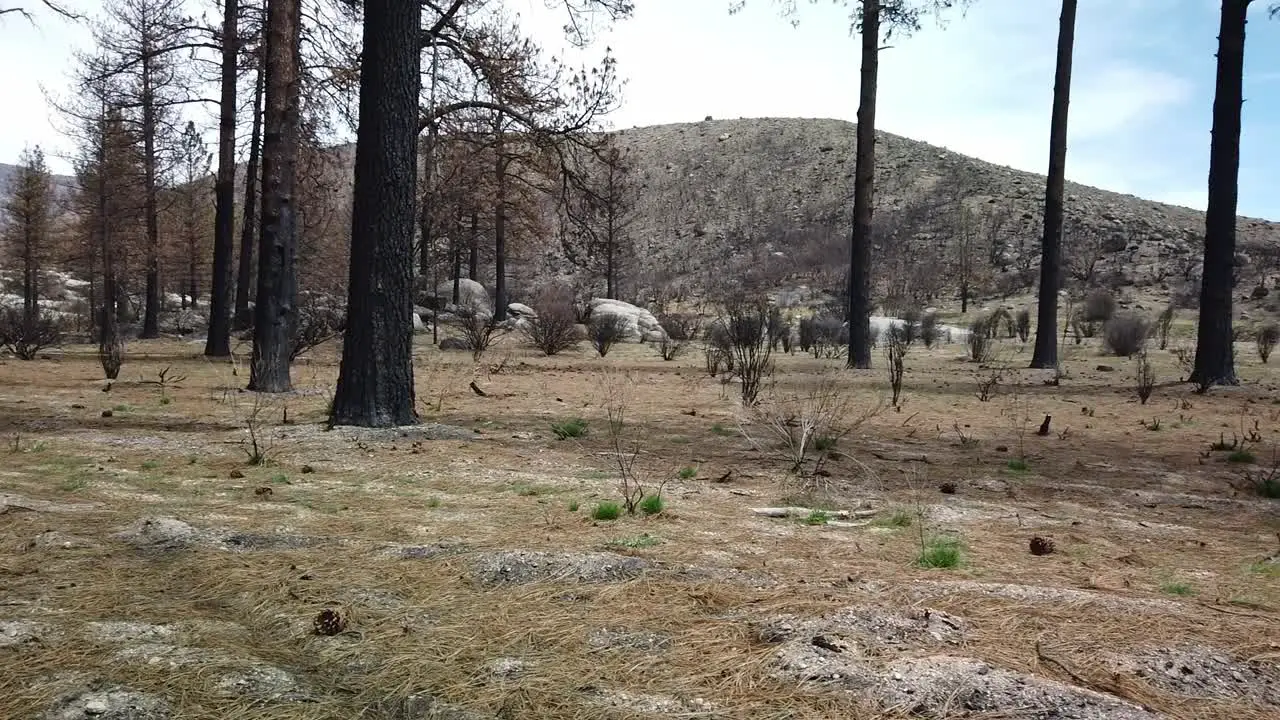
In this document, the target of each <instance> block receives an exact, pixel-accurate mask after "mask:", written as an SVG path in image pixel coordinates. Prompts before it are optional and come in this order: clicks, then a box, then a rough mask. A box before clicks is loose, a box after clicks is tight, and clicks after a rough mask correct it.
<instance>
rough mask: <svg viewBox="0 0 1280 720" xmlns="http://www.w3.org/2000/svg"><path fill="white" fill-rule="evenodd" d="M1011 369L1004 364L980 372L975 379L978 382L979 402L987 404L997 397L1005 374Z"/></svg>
mask: <svg viewBox="0 0 1280 720" xmlns="http://www.w3.org/2000/svg"><path fill="white" fill-rule="evenodd" d="M1008 370H1009V368H1007V367H1005V366H1004V365H1003V364H996V365H991V366H988V367H986V368H984V369H983V370H982V371H979V372H978V373H977V374H976V375H975V376H974V377H975V378H976V379H977V382H978V393H977V394H978V401H979V402H987V401H989V400H991V398H993V397H995V395H996V390H997V389H998V388H999V387H1000V383H1001V382H1003V381H1004V376H1005V373H1006V372H1008Z"/></svg>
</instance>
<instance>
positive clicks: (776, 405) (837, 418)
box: [741, 371, 884, 490]
mask: <svg viewBox="0 0 1280 720" xmlns="http://www.w3.org/2000/svg"><path fill="white" fill-rule="evenodd" d="M839 380H840V375H839V374H838V373H837V372H834V371H833V372H828V373H825V374H823V376H822V377H821V378H820V379H819V380H818V381H817V382H815V383H812V384H810V385H808V386H807V387H805V388H804V389H802V390H799V391H797V392H791V393H786V394H779V393H770V394H769V395H768V396H766V397H764V398H762V399H761V401H760V403H759V404H757V405H756V406H755V407H752V408H750V409H749V410H747V411H746V412H747V415H746V418H747V420H749V422H743V423H741V425H742V432H743V435H745V436H746V437H747V439H748V440H749V441H750V442H751V444H752V445H754V446H755V447H756V448H758V449H760V450H761V451H774V452H777V453H778V454H779V455H780V456H781V457H782V459H784V460H785V461H786V462H788V463H789V464H790V472H792V473H796V474H798V475H801V476H802V477H804V478H807V482H810V483H813V482H817V480H816V478H819V477H821V476H822V473H821V472H820V471H821V470H822V465H823V463H824V462H825V461H826V459H827V457H828V455H829V452H828V451H829V449H830V448H832V447H834V446H835V445H836V444H837V443H838V442H839V440H840V439H841V438H843V437H844V436H846V435H848V434H849V433H850V432H851V431H853V430H854V429H856V428H857V427H858V426H859V425H861V424H862V423H863V422H865V421H867V420H868V419H870V418H872V417H874V416H875V415H877V414H879V413H880V412H881V411H882V410H883V409H884V403H883V401H879V402H877V403H876V404H875V405H872V406H868V407H863V408H861V409H859V408H857V407H856V406H855V403H854V402H853V398H852V397H851V396H850V395H849V394H848V393H847V392H846V391H845V390H844V389H843V388H842V387H841V385H840V382H839ZM754 428H759V429H760V430H759V431H754ZM762 436H765V437H768V438H769V439H771V440H773V441H776V445H775V444H773V443H765V442H764V437H762ZM815 451H818V452H820V455H819V456H818V457H817V458H812V455H813V453H814V452H815ZM810 459H814V460H815V461H814V463H813V465H812V467H807V465H808V464H809V461H810ZM803 489H804V490H814V489H816V488H813V487H806V488H803Z"/></svg>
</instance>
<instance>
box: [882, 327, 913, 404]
mask: <svg viewBox="0 0 1280 720" xmlns="http://www.w3.org/2000/svg"><path fill="white" fill-rule="evenodd" d="M909 347H911V342H910V341H909V340H908V339H907V331H906V328H899V327H890V328H889V330H888V331H887V332H886V333H885V343H884V357H885V361H886V362H885V366H886V367H888V369H889V387H890V388H891V389H892V390H893V408H894V409H895V410H901V409H902V405H901V404H899V400H901V398H902V378H903V376H904V375H905V374H906V357H907V349H908V348H909Z"/></svg>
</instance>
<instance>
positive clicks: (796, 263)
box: [0, 118, 1280, 303]
mask: <svg viewBox="0 0 1280 720" xmlns="http://www.w3.org/2000/svg"><path fill="white" fill-rule="evenodd" d="M854 131H855V126H854V125H853V124H851V123H848V122H844V121H840V120H821V119H780V118H763V119H742V120H707V121H704V122H698V123H684V124H675V125H660V126H652V127H644V128H634V129H628V130H622V131H619V132H618V133H617V140H618V143H619V145H620V146H621V148H623V149H624V150H625V151H626V154H627V156H628V157H629V158H630V162H631V163H632V165H633V167H634V171H633V175H634V177H635V178H636V179H637V182H638V186H639V187H638V195H637V200H636V208H635V213H634V218H633V220H632V222H631V224H630V227H629V232H630V234H631V235H632V236H633V237H634V239H635V241H636V245H637V248H636V252H635V257H634V259H633V260H631V261H630V263H629V266H628V267H627V269H626V271H625V273H624V275H625V278H624V283H623V292H621V293H619V294H621V295H623V296H624V297H628V296H629V297H638V298H640V299H644V298H645V297H646V296H648V295H651V293H652V292H653V290H654V288H660V287H670V286H681V285H683V286H684V287H686V288H687V289H689V290H691V291H692V292H693V293H694V294H698V293H699V292H700V291H701V290H703V289H705V288H706V287H707V286H708V285H710V284H712V283H715V282H723V281H725V280H726V279H732V280H733V281H734V282H737V281H739V279H740V278H741V277H742V276H743V275H744V274H750V273H757V274H760V275H761V277H762V279H763V282H766V283H770V284H773V285H774V286H776V285H777V284H779V283H781V284H788V285H802V284H808V285H810V286H813V287H814V288H815V289H830V288H838V287H840V286H841V285H842V283H843V278H842V276H843V269H842V268H843V267H844V261H843V260H842V259H841V258H840V255H841V253H842V252H844V248H845V247H846V246H847V236H848V226H849V216H850V209H851V202H850V196H851V192H852V175H853V169H854V160H853V154H854V153H853V141H854ZM353 156H354V148H353V147H352V146H349V145H348V146H342V147H335V148H332V149H330V150H329V151H328V153H327V154H326V157H325V158H324V161H323V166H324V167H323V168H322V169H321V170H320V172H321V175H323V176H327V177H328V178H329V180H331V181H332V182H330V183H326V184H331V185H333V190H332V193H331V195H332V197H333V204H334V205H335V213H334V214H335V217H336V216H338V215H341V216H343V218H345V217H346V213H347V212H349V209H347V207H348V206H346V204H345V203H346V200H347V199H348V197H347V196H348V195H349V184H350V177H351V173H350V168H351V164H352V162H353ZM13 170H14V168H13V166H11V165H0V196H2V195H3V193H4V192H5V190H6V188H7V185H8V183H7V182H6V181H5V178H6V177H7V176H8V175H9V174H10V173H12V171H13ZM876 179H877V191H876V193H877V194H876V203H877V218H878V220H877V223H878V227H879V228H880V229H879V230H878V231H877V232H878V233H879V235H878V237H877V250H876V252H875V253H874V257H875V262H876V267H875V268H874V270H873V277H874V278H875V279H876V282H877V283H878V284H881V285H883V284H885V283H886V280H885V278H886V277H887V276H888V275H890V274H893V273H895V272H896V273H898V274H901V273H902V272H903V271H902V270H901V267H903V266H906V267H909V268H912V271H913V272H915V273H916V276H915V277H912V278H908V279H907V280H906V281H905V283H903V284H906V285H908V286H919V284H920V283H921V282H926V281H928V282H934V283H936V284H937V285H938V288H937V293H936V300H937V301H939V302H944V303H945V302H948V301H949V300H948V298H952V297H954V296H955V290H954V288H953V287H951V284H952V280H953V278H954V275H955V272H954V270H955V268H954V263H955V259H954V257H953V256H952V255H953V252H952V251H953V249H954V247H953V246H954V243H955V242H956V241H955V238H954V233H953V232H952V230H951V229H950V228H948V227H947V226H946V223H935V224H934V225H932V226H930V227H929V231H930V232H928V233H921V232H919V230H920V226H919V222H920V218H919V215H920V210H919V203H920V202H921V201H920V198H921V197H924V196H927V195H929V194H930V193H934V194H936V193H938V192H943V191H946V192H951V193H952V194H953V195H954V196H956V197H962V198H963V201H964V203H965V204H966V205H967V206H969V207H970V208H973V209H975V211H976V212H978V213H979V215H983V216H984V217H985V216H986V215H995V214H1000V215H1001V216H1002V217H1005V218H1006V221H1005V222H1004V223H1003V225H1002V226H1001V229H1000V231H999V233H1000V235H1001V237H1000V240H999V244H1000V249H999V251H998V252H997V251H991V252H985V251H983V250H980V252H984V253H985V254H984V255H983V258H984V260H983V263H985V264H984V267H983V268H982V269H981V272H982V274H983V277H982V278H981V281H980V282H979V283H978V285H977V289H978V292H977V295H978V296H979V297H982V296H988V297H991V296H1001V295H1009V294H1017V293H1019V292H1021V291H1024V290H1028V289H1030V288H1031V287H1032V286H1033V285H1034V282H1035V279H1036V267H1037V263H1038V260H1039V255H1038V243H1039V233H1040V226H1041V213H1042V207H1041V206H1042V202H1043V192H1044V189H1043V188H1044V183H1045V179H1044V177H1043V176H1041V175H1036V174H1033V173H1027V172H1022V171H1019V170H1014V169H1011V168H1007V167H1002V166H998V165H994V164H991V163H988V162H984V161H982V160H978V159H975V158H971V157H968V156H965V155H961V154H958V153H955V152H951V151H948V150H946V149H944V148H940V147H936V146H933V145H929V144H927V143H923V142H919V141H915V140H911V139H908V138H904V137H900V136H897V135H893V134H890V133H883V132H882V133H880V134H879V135H878V147H877V168H876ZM71 182H72V180H71V178H59V185H60V186H64V187H66V186H69V185H70V184H71ZM913 203H916V204H915V205H913ZM934 211H936V208H935V210H934ZM912 212H915V213H916V214H915V216H913V217H914V218H915V220H914V222H916V223H917V224H916V225H910V224H909V223H907V222H906V221H905V220H902V219H901V218H905V217H906V216H908V215H909V214H910V213H912ZM931 212H933V211H931ZM926 214H927V213H926ZM895 222H897V224H896V225H895V224H894V223H895ZM345 223H346V221H345V219H340V220H339V221H337V222H336V225H335V227H338V228H339V230H341V228H342V227H344V226H345ZM904 223H905V224H904ZM547 227H555V223H548V224H547ZM903 227H907V228H908V229H907V231H902V228H903ZM1238 227H1239V251H1240V252H1239V254H1238V258H1237V260H1238V264H1239V267H1240V277H1241V287H1240V291H1241V292H1242V293H1245V294H1248V293H1250V292H1258V293H1260V292H1261V291H1258V290H1256V289H1255V288H1257V287H1258V286H1271V285H1273V284H1274V283H1275V278H1273V277H1272V274H1273V273H1277V272H1280V223H1277V222H1268V221H1264V220H1260V219H1253V218H1240V219H1239V225H1238ZM1203 228H1204V214H1203V213H1201V212H1198V211H1195V210H1191V209H1188V208H1182V207H1176V206H1172V205H1166V204H1163V203H1157V202H1151V201H1148V200H1143V199H1141V198H1137V197H1134V196H1132V195H1122V194H1118V193H1113V192H1108V191H1104V190H1099V189H1097V188H1092V187H1087V186H1083V185H1078V184H1075V183H1068V187H1067V230H1066V237H1065V240H1064V245H1065V255H1066V256H1067V265H1068V274H1069V276H1071V275H1072V274H1073V273H1083V272H1084V271H1087V272H1088V273H1089V275H1090V279H1089V280H1088V281H1087V282H1086V281H1079V282H1077V283H1076V285H1077V286H1079V285H1082V284H1106V285H1109V286H1111V287H1114V288H1123V287H1129V288H1134V289H1137V290H1153V291H1156V292H1158V293H1163V292H1167V293H1176V292H1178V291H1179V290H1180V289H1183V288H1185V287H1187V286H1189V285H1190V284H1191V283H1193V282H1194V280H1195V279H1196V276H1197V275H1198V273H1199V254H1200V246H1201V238H1202V236H1203ZM993 236H994V235H993ZM920 237H925V238H926V239H925V240H924V241H923V244H919V243H920V241H919V238H920ZM534 240H535V242H529V238H524V239H520V238H516V240H515V242H510V240H509V242H510V252H511V255H512V257H511V258H510V261H509V263H508V274H509V278H510V287H511V290H512V298H513V299H521V297H522V296H523V291H524V290H527V289H529V288H530V287H531V286H532V285H534V284H536V283H537V282H540V281H541V280H542V279H543V278H545V277H547V276H549V275H557V274H563V273H564V271H565V268H566V266H567V264H566V263H565V261H564V259H563V257H562V256H561V255H560V253H559V251H558V245H557V243H556V241H555V240H554V239H551V238H546V239H544V240H545V242H536V240H540V239H538V238H535V239H534ZM482 242H483V243H484V245H485V248H484V250H482V267H483V268H485V269H482V271H481V277H480V279H481V280H482V281H483V282H484V284H485V285H486V286H489V287H492V278H491V277H489V274H490V273H491V271H487V270H486V269H487V268H489V267H491V263H489V262H488V261H486V260H484V259H483V255H484V254H487V252H488V248H489V247H490V246H491V243H489V242H487V241H482ZM982 242H986V243H987V244H988V245H991V244H993V243H992V242H991V241H990V238H985V237H984V238H983V239H982ZM908 243H917V244H911V245H910V246H909V247H908V246H907V244H908ZM337 245H341V246H342V247H336V245H335V248H336V250H335V253H333V259H334V263H337V264H341V262H340V256H342V255H345V240H344V241H343V242H341V243H337ZM338 251H341V252H338ZM309 252H310V253H311V254H312V255H314V254H315V253H316V252H319V251H318V250H314V249H313V250H310V251H309ZM895 252H896V253H897V260H896V261H894V260H891V258H892V257H893V256H894V254H895ZM1082 256H1083V257H1082ZM326 262H327V261H326ZM892 262H897V263H898V269H895V268H894V267H891V263H892ZM1076 265H1083V266H1084V268H1083V270H1082V269H1081V268H1078V267H1075V266H1076ZM824 268H825V274H824V272H822V270H823V269H824ZM922 268H923V270H922ZM339 274H341V275H345V273H339ZM899 282H900V283H901V282H902V281H899ZM877 292H878V293H888V292H889V291H888V290H884V289H883V288H878V290H877ZM931 299H933V297H931Z"/></svg>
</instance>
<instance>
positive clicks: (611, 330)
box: [587, 315, 627, 357]
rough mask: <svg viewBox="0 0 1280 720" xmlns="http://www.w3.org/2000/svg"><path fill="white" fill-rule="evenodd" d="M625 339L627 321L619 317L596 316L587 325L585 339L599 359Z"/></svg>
mask: <svg viewBox="0 0 1280 720" xmlns="http://www.w3.org/2000/svg"><path fill="white" fill-rule="evenodd" d="M626 337H627V319H626V318H625V317H623V316H621V315H596V316H593V317H592V318H591V322H589V323H587V339H589V340H590V341H591V347H593V348H595V349H596V352H597V353H599V354H600V357H604V356H606V355H608V354H609V351H610V350H611V349H613V346H614V345H616V344H617V343H620V342H623V341H624V340H626Z"/></svg>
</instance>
